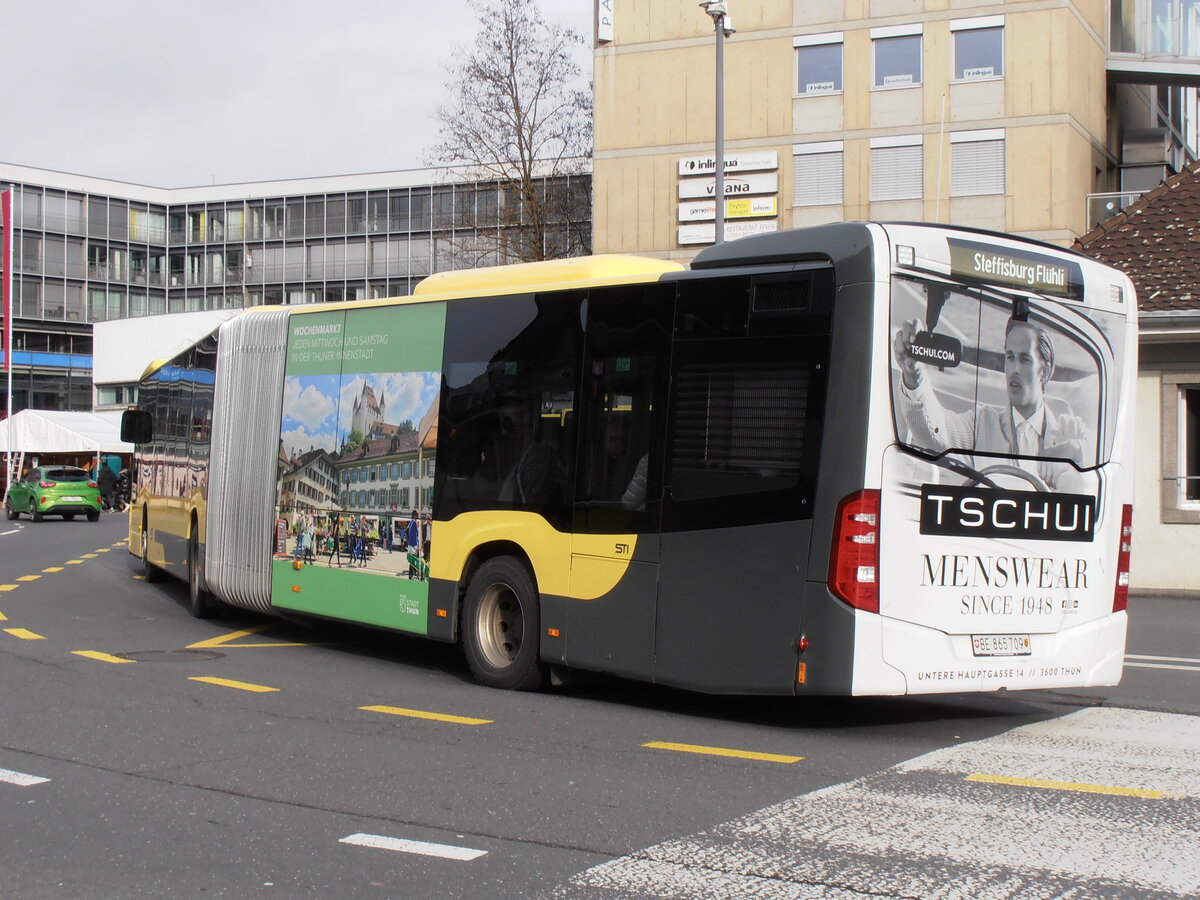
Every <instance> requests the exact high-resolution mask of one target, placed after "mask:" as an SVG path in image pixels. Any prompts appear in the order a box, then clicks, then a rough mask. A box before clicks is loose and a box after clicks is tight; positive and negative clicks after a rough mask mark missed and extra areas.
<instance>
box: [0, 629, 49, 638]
mask: <svg viewBox="0 0 1200 900" xmlns="http://www.w3.org/2000/svg"><path fill="white" fill-rule="evenodd" d="M4 630H5V631H7V632H8V633H9V634H11V635H12V636H13V637H19V638H20V639H21V640H23V641H44V640H45V639H46V638H45V637H44V636H43V635H40V634H38V633H37V632H34V631H30V630H29V629H28V628H5V629H4Z"/></svg>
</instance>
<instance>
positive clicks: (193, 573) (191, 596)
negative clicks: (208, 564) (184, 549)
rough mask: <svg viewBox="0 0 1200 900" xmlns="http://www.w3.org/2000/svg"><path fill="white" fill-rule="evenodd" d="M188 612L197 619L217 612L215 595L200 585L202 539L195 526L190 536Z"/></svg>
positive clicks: (208, 617) (211, 615)
mask: <svg viewBox="0 0 1200 900" xmlns="http://www.w3.org/2000/svg"><path fill="white" fill-rule="evenodd" d="M188 612H190V613H191V614H192V615H193V616H195V617H196V618H197V619H211V618H212V617H213V616H215V615H216V614H217V604H216V601H215V600H214V599H213V595H212V594H211V593H209V592H208V591H206V590H205V589H204V588H202V587H200V541H198V540H197V539H196V531H195V529H194V528H193V530H192V536H191V537H190V538H188Z"/></svg>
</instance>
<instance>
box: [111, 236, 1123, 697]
mask: <svg viewBox="0 0 1200 900" xmlns="http://www.w3.org/2000/svg"><path fill="white" fill-rule="evenodd" d="M1136 355H1137V336H1136V302H1135V297H1134V291H1133V287H1132V285H1131V284H1130V282H1129V280H1128V279H1127V278H1126V277H1125V276H1124V275H1123V274H1121V273H1120V272H1117V271H1115V270H1114V269H1111V268H1108V267H1106V266H1104V265H1101V264H1099V263H1097V262H1095V261H1093V260H1089V259H1087V258H1085V257H1083V256H1079V255H1076V254H1074V253H1071V252H1068V251H1065V250H1063V249H1061V248H1057V247H1053V246H1050V245H1047V244H1042V243H1038V242H1033V241H1028V240H1022V239H1018V238H1014V237H1010V236H1005V235H1001V234H995V233H991V232H984V231H978V230H971V229H964V228H951V227H943V226H935V225H923V224H907V223H843V224H835V225H827V226H820V227H815V228H807V229H798V230H791V231H779V232H776V233H771V234H764V235H760V236H754V237H749V238H745V239H742V240H737V241H732V242H729V243H726V244H721V245H718V246H714V247H711V248H708V249H705V250H703V251H701V252H700V253H699V254H698V255H697V256H696V257H695V259H694V260H693V261H692V262H691V264H690V265H689V266H684V265H681V264H678V263H675V262H670V261H665V260H656V259H650V258H642V257H622V256H596V257H590V258H576V259H569V260H561V261H552V262H545V263H533V264H527V265H514V266H502V267H497V268H493V269H479V270H470V271H459V272H447V273H442V274H438V275H434V276H432V277H430V278H428V279H427V280H425V281H423V282H422V283H421V284H420V286H419V287H418V288H417V290H416V292H415V294H414V295H412V296H409V297H402V298H393V299H377V300H374V299H373V300H361V301H352V302H347V303H331V304H319V305H312V306H297V307H272V308H256V309H251V310H247V311H245V312H244V313H242V314H240V315H238V316H235V317H234V318H232V319H230V320H229V321H227V322H226V323H224V324H223V325H222V326H221V327H220V329H219V331H217V332H216V333H215V334H213V335H211V336H209V337H207V338H206V339H204V340H203V341H201V342H200V343H198V344H196V345H195V346H194V347H192V348H190V349H189V350H187V351H186V352H184V353H182V354H180V355H179V356H178V357H176V358H175V359H172V360H170V361H168V362H164V363H161V364H156V365H155V366H152V367H151V368H150V369H149V370H148V371H147V375H146V377H145V378H144V379H143V381H142V384H141V393H140V399H139V407H138V408H137V409H135V410H130V411H129V412H128V413H127V414H126V420H125V423H124V427H125V437H126V439H127V440H133V441H135V443H137V449H138V456H137V468H138V478H137V493H136V498H135V500H134V502H133V504H132V506H131V513H130V524H129V537H130V552H131V553H132V554H133V555H134V556H136V557H138V559H140V562H141V565H142V566H143V567H144V570H145V572H146V574H147V575H148V576H157V575H160V574H162V573H164V572H165V573H170V574H173V575H175V576H176V577H179V578H181V579H185V580H187V581H188V583H189V587H190V592H189V599H190V604H191V608H192V612H193V613H194V614H196V615H206V614H208V613H210V612H212V611H213V609H214V607H215V606H217V605H219V604H220V603H224V604H228V605H231V606H234V607H241V608H245V609H248V610H255V611H258V612H260V613H267V614H276V615H282V616H294V615H301V616H304V617H306V618H310V619H329V620H341V621H348V622H352V623H361V624H363V625H368V626H375V627H378V628H383V629H391V630H394V631H396V632H406V633H409V634H416V635H424V636H427V637H429V638H431V639H434V640H438V641H446V642H454V643H460V644H461V645H462V648H463V651H464V654H465V656H466V660H467V663H468V666H469V668H470V670H471V672H472V673H473V675H474V676H475V677H476V678H477V679H478V680H479V681H480V682H483V683H485V684H488V685H493V686H496V687H504V688H516V689H530V688H534V687H536V686H538V685H540V684H542V683H543V680H544V678H545V677H546V675H547V674H548V673H549V672H551V671H553V670H554V669H556V668H561V669H563V670H567V669H577V670H586V671H591V672H599V673H609V674H612V675H617V676H621V677H625V678H631V679H640V680H644V681H648V682H655V683H659V684H665V685H671V686H676V687H682V688H687V689H692V690H698V691H706V692H721V693H759V694H796V695H805V694H847V695H851V694H852V695H864V694H869V695H895V694H919V693H934V692H949V691H955V692H957V691H989V690H998V689H1001V688H1006V689H1028V688H1062V687H1078V686H1087V685H1104V684H1115V683H1116V682H1117V681H1118V680H1119V678H1120V675H1121V669H1122V661H1123V653H1124V645H1125V634H1126V622H1127V610H1126V607H1127V593H1128V571H1129V544H1130V529H1131V514H1132V513H1131V511H1132V492H1133V468H1132V466H1133V461H1132V452H1133V444H1134V441H1133V427H1134V410H1133V400H1134V382H1135V371H1136ZM414 519H415V521H414ZM410 533H412V534H413V535H414V537H413V539H411V540H409V539H408V535H409V534H410Z"/></svg>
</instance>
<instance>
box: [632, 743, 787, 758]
mask: <svg viewBox="0 0 1200 900" xmlns="http://www.w3.org/2000/svg"><path fill="white" fill-rule="evenodd" d="M642 746H643V747H649V748H650V749H651V750H675V751H677V752H679V753H699V754H702V755H704V756H732V757H734V758H736V759H756V760H760V761H762V762H777V763H796V762H800V760H802V759H804V757H803V756H784V755H783V754H780V753H758V752H756V751H754V750H731V749H729V748H728V747H704V746H701V745H699V744H672V743H670V742H668V741H650V742H649V743H645V744H642Z"/></svg>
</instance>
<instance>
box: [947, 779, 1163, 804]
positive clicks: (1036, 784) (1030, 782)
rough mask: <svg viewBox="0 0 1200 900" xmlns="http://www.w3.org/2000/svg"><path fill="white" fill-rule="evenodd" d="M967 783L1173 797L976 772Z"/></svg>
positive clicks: (1125, 795)
mask: <svg viewBox="0 0 1200 900" xmlns="http://www.w3.org/2000/svg"><path fill="white" fill-rule="evenodd" d="M967 781H978V782H983V783H985V784H1010V785H1013V786H1015V787H1032V788H1043V789H1045V790H1051V791H1075V792H1078V793H1082V794H1112V795H1113V796H1116V797H1145V798H1147V799H1149V800H1161V799H1162V798H1164V797H1168V796H1173V795H1171V794H1168V793H1167V792H1166V791H1152V790H1147V789H1146V788H1131V787H1118V786H1117V785H1112V784H1083V783H1081V782H1078V781H1050V780H1048V779H1045V778H1015V777H1013V776H1011V775H984V774H981V773H978V772H977V773H975V774H973V775H968V776H967Z"/></svg>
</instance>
